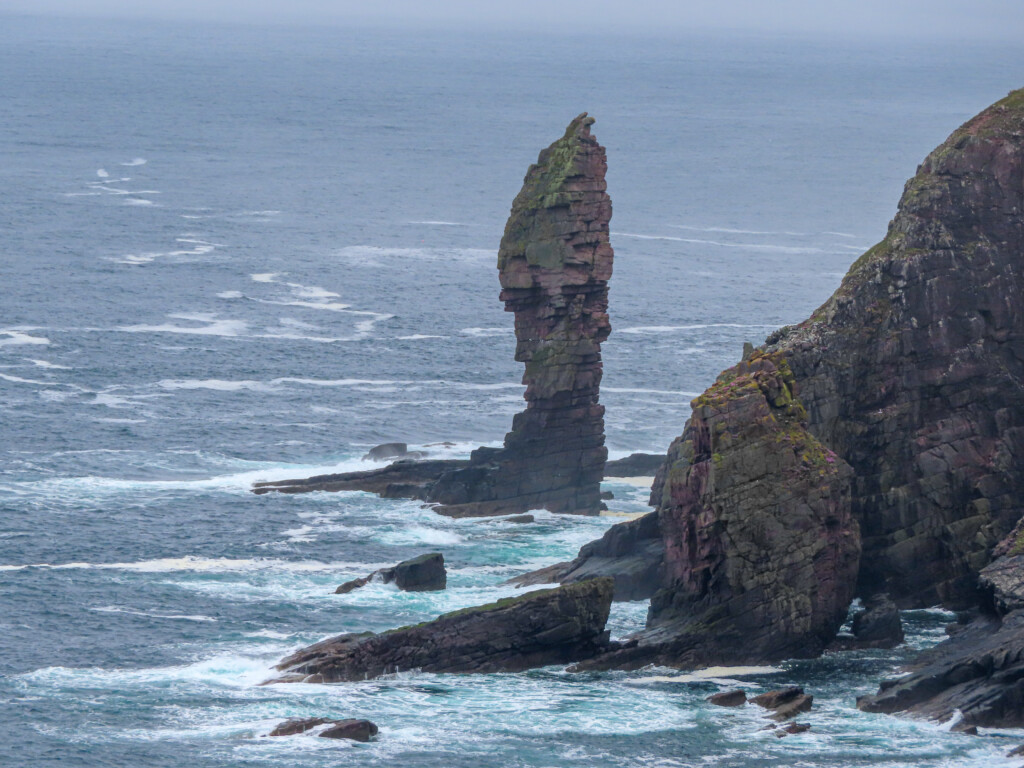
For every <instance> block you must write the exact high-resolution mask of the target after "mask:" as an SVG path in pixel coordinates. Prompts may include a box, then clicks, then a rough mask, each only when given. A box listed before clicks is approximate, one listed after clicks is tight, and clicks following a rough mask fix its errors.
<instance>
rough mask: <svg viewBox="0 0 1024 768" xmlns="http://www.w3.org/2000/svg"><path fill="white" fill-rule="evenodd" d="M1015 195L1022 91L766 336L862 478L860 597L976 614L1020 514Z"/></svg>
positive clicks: (963, 135) (1020, 320)
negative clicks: (809, 300) (820, 293)
mask: <svg viewBox="0 0 1024 768" xmlns="http://www.w3.org/2000/svg"><path fill="white" fill-rule="evenodd" d="M1022 199H1024V91H1015V92H1014V93H1012V94H1010V96H1008V97H1007V98H1006V99H1003V100H1002V101H1000V102H998V103H997V104H995V105H993V106H991V107H989V108H988V109H986V110H985V111H983V112H982V113H981V114H979V115H978V116H976V117H975V118H973V119H972V120H970V121H968V122H967V123H966V124H964V125H963V126H962V127H961V128H959V129H958V130H957V131H955V132H954V133H953V134H952V135H951V136H950V137H949V138H948V139H947V140H946V141H945V142H944V143H943V144H942V145H941V146H940V147H938V148H937V149H936V150H935V151H934V152H932V153H931V154H930V155H929V156H928V157H927V158H926V159H925V161H924V162H923V163H922V165H921V166H920V168H919V169H918V173H917V175H916V176H914V178H912V179H911V180H910V181H908V182H907V185H906V189H905V191H904V193H903V197H902V199H901V200H900V204H899V210H898V212H897V214H896V217H895V218H894V219H893V221H892V222H891V223H890V225H889V231H888V234H887V235H886V237H885V239H884V240H882V242H880V243H879V244H878V245H876V246H875V247H873V248H871V249H870V250H869V251H867V253H865V254H864V255H863V256H862V257H861V258H860V259H858V260H857V262H856V263H855V264H854V265H853V266H852V267H851V268H850V271H849V273H848V274H847V275H846V277H845V278H844V279H843V282H842V285H841V286H840V287H839V289H838V290H837V291H836V293H835V294H834V295H833V296H832V298H830V299H829V300H828V301H827V302H826V303H825V304H824V305H823V306H822V307H821V308H820V309H818V310H817V311H816V312H815V313H814V315H812V317H811V318H810V319H809V320H807V321H805V322H803V323H801V324H800V325H798V326H795V327H789V328H784V329H782V330H781V331H778V332H776V333H774V334H772V336H770V337H769V338H768V345H769V346H768V349H769V350H772V351H775V352H777V353H780V354H784V355H785V356H786V358H787V360H788V362H789V365H790V367H791V369H792V370H793V373H794V376H795V378H796V381H797V383H798V386H799V389H800V398H801V400H802V401H803V403H804V405H805V406H806V408H807V410H808V413H809V415H810V421H809V425H810V429H811V431H812V432H813V433H814V434H815V435H816V436H817V437H818V438H819V439H820V440H821V441H822V442H823V443H824V444H825V445H827V446H828V447H829V448H830V449H832V450H834V451H835V452H836V453H838V454H839V455H840V456H842V457H843V459H845V460H846V461H847V462H848V463H849V464H850V465H851V466H852V467H853V470H854V472H855V474H856V481H855V483H854V488H853V497H852V503H853V510H854V514H855V516H856V517H857V519H858V520H859V521H860V524H861V534H862V537H863V549H864V563H865V564H866V565H865V567H864V568H862V569H861V572H860V578H861V588H860V591H861V593H862V594H865V595H867V594H872V593H874V592H878V591H886V592H888V593H889V594H890V595H891V596H892V597H893V599H894V600H895V601H896V602H897V603H898V604H899V605H900V606H901V607H924V606H928V605H934V604H935V603H939V602H941V603H943V604H945V605H947V606H950V607H960V606H966V605H969V604H971V603H973V602H974V600H975V591H974V590H975V585H976V578H977V574H978V572H979V571H980V569H981V568H982V567H984V566H985V565H986V564H987V563H988V562H989V558H990V552H991V550H992V547H993V546H994V545H995V544H996V543H997V542H998V541H999V540H1000V539H1001V538H1002V537H1003V536H1005V535H1006V533H1007V532H1008V531H1009V530H1010V528H1011V527H1013V525H1014V524H1015V523H1016V522H1017V520H1018V519H1020V517H1021V514H1022V513H1024V462H1022V457H1024V385H1022V382H1024V301H1022V300H1021V296H1024V264H1022V260H1021V254H1022V253H1024V224H1022V208H1024V200H1022Z"/></svg>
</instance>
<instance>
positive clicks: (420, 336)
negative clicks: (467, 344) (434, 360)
mask: <svg viewBox="0 0 1024 768" xmlns="http://www.w3.org/2000/svg"><path fill="white" fill-rule="evenodd" d="M395 338H396V339H398V340H399V341H420V340H422V339H447V338H448V337H447V336H436V335H434V334H432V333H414V334H413V335H412V336H396V337H395Z"/></svg>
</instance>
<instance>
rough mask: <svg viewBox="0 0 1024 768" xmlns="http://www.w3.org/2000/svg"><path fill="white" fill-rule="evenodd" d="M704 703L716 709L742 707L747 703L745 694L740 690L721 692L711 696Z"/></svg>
mask: <svg viewBox="0 0 1024 768" xmlns="http://www.w3.org/2000/svg"><path fill="white" fill-rule="evenodd" d="M706 701H707V702H708V704H714V705H715V706H716V707H742V706H743V705H744V704H746V703H747V694H746V692H745V691H742V690H735V691H721V692H719V693H713V694H711V695H710V696H708V697H707V699H706Z"/></svg>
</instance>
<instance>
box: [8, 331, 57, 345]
mask: <svg viewBox="0 0 1024 768" xmlns="http://www.w3.org/2000/svg"><path fill="white" fill-rule="evenodd" d="M31 330H34V329H32V328H22V329H17V328H8V329H5V330H0V336H6V337H7V338H6V339H3V338H0V347H13V346H17V345H20V344H39V345H43V344H49V343H50V340H49V339H47V338H44V337H42V336H30V335H29V334H27V333H24V331H31Z"/></svg>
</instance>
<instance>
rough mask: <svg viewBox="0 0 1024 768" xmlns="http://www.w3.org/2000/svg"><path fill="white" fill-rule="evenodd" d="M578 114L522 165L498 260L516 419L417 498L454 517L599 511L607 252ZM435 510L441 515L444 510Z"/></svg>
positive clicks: (602, 190) (605, 217) (600, 193)
mask: <svg viewBox="0 0 1024 768" xmlns="http://www.w3.org/2000/svg"><path fill="white" fill-rule="evenodd" d="M593 122H594V118H592V117H588V116H587V114H586V113H585V112H584V113H583V114H582V115H580V116H579V117H577V118H576V119H574V120H573V121H572V122H571V123H569V127H568V128H567V129H566V131H565V135H564V136H562V138H560V139H559V140H558V141H556V142H555V143H554V144H552V145H551V146H550V147H548V148H547V149H545V150H544V151H542V152H541V153H540V157H539V158H538V159H537V163H536V164H535V165H532V166H530V169H529V171H527V173H526V179H525V181H524V182H523V188H522V190H521V191H520V192H519V194H518V195H517V196H516V199H515V201H514V202H513V203H512V214H511V215H510V216H509V219H508V223H507V224H506V225H505V234H504V236H503V237H502V239H501V246H500V248H499V250H498V275H499V280H500V282H501V300H502V301H504V302H505V310H506V311H508V312H514V313H515V332H516V360H518V361H520V362H522V363H525V365H526V371H525V372H524V374H523V384H525V385H526V393H525V398H526V410H524V411H522V412H521V413H519V414H517V415H516V416H515V418H514V419H513V421H512V431H511V432H509V433H508V434H507V435H506V436H505V446H504V448H502V449H499V450H493V449H486V448H481V449H478V450H477V451H476V452H474V454H473V457H472V460H471V464H470V466H468V467H466V468H464V469H459V470H456V471H454V472H451V473H448V474H446V475H444V476H442V477H441V478H440V479H439V480H438V482H437V483H436V484H435V485H434V487H433V488H432V489H431V490H430V493H429V494H428V496H427V499H428V501H435V502H438V503H440V504H442V505H444V506H445V507H447V508H448V509H447V511H448V512H449V513H453V514H460V515H461V514H505V513H511V512H521V511H525V510H528V509H547V510H550V511H552V512H570V513H576V514H595V513H597V512H599V511H600V510H601V509H602V503H601V498H600V494H601V490H600V483H601V478H602V476H603V474H604V464H605V460H606V458H607V455H608V451H607V449H606V448H605V446H604V406H602V405H600V404H599V402H598V390H599V387H600V384H601V342H603V341H604V340H605V339H606V338H608V334H609V332H610V331H611V324H610V322H609V320H608V280H609V278H610V277H611V275H612V257H613V252H612V247H611V244H610V242H609V240H608V223H609V221H610V220H611V215H612V203H611V198H609V197H608V193H607V192H606V188H607V185H606V183H605V171H606V170H607V167H608V163H607V160H606V158H605V150H604V147H602V146H601V145H600V144H598V143H597V140H596V139H595V138H594V137H593V136H592V135H591V134H590V126H591V125H592V124H593ZM442 511H444V510H442Z"/></svg>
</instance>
